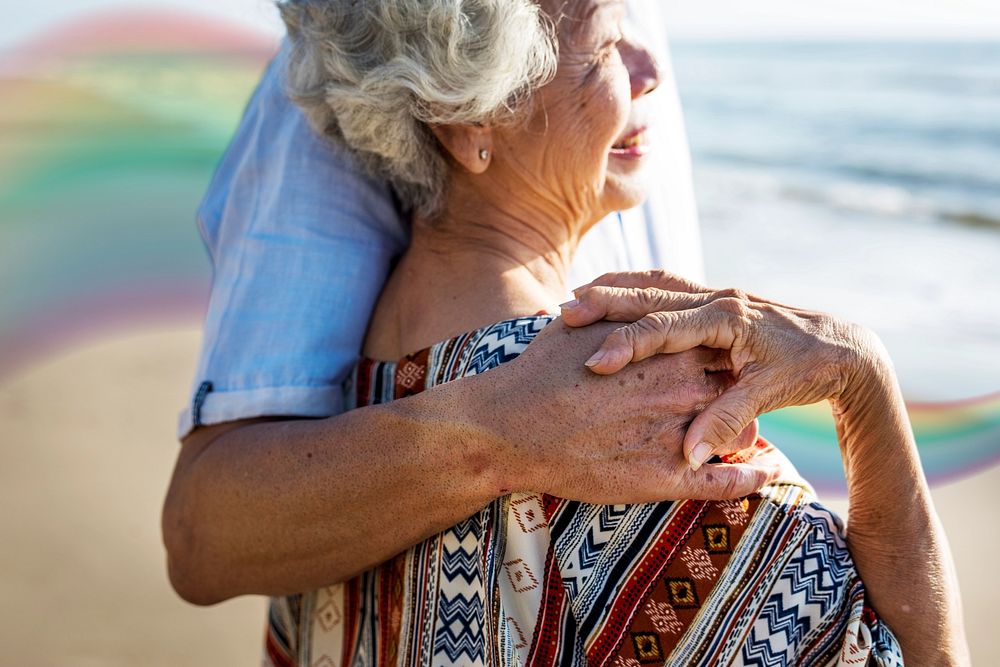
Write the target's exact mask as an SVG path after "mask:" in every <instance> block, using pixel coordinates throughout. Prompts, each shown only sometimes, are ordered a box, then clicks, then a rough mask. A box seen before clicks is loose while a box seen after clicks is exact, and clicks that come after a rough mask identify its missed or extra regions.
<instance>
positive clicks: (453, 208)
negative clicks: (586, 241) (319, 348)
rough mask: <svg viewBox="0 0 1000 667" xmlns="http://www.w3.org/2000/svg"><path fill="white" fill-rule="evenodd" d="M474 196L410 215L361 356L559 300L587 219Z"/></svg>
mask: <svg viewBox="0 0 1000 667" xmlns="http://www.w3.org/2000/svg"><path fill="white" fill-rule="evenodd" d="M464 201H468V199H465V200H464ZM478 201H479V203H478V204H477V205H476V206H457V205H454V204H453V203H452V204H451V205H450V206H447V207H446V209H445V213H444V214H443V215H442V216H440V217H439V218H438V219H437V220H435V221H433V222H429V221H425V220H416V221H415V222H414V226H413V238H412V241H411V244H410V247H409V249H408V250H407V252H406V253H405V254H404V255H403V257H402V258H401V260H400V262H399V264H398V265H397V266H396V268H395V270H394V271H393V273H392V275H391V276H390V278H389V281H388V282H387V283H386V286H385V288H384V290H383V292H382V296H381V297H380V299H379V303H378V306H377V307H376V309H375V313H374V315H373V317H372V323H371V326H370V327H369V331H368V336H367V338H366V340H365V350H364V352H365V355H366V356H368V357H371V358H375V359H398V358H399V357H401V356H402V355H404V354H408V353H410V352H415V351H417V350H420V349H423V348H425V347H428V346H429V345H432V344H434V343H436V342H438V341H441V340H446V339H448V338H451V337H453V336H457V335H459V334H461V333H464V332H466V331H471V330H473V329H476V328H478V327H481V326H485V325H487V324H490V323H493V322H498V321H500V320H504V319H508V318H511V317H518V316H523V315H533V314H536V313H538V312H540V311H552V310H553V308H554V307H555V306H556V305H557V304H558V303H559V302H560V301H562V300H563V298H564V297H565V295H566V294H567V284H566V281H567V276H568V272H569V265H570V262H571V261H572V258H573V254H574V253H575V251H576V247H577V244H578V242H579V239H580V237H581V236H582V232H583V230H585V228H586V227H587V225H583V224H578V223H576V222H574V221H572V220H569V219H567V217H566V216H562V218H563V219H561V220H560V219H558V218H556V219H553V217H554V216H553V215H552V212H551V211H546V212H542V211H533V210H531V207H530V206H528V205H526V204H525V203H524V202H519V203H514V202H512V203H513V204H514V205H510V206H507V205H504V206H497V205H493V204H492V202H490V201H488V200H487V201H485V202H484V201H483V199H482V198H478Z"/></svg>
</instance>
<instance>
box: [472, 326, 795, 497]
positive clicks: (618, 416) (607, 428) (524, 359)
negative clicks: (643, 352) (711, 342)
mask: <svg viewBox="0 0 1000 667" xmlns="http://www.w3.org/2000/svg"><path fill="white" fill-rule="evenodd" d="M614 328H615V325H613V324H608V323H599V324H595V325H594V326H592V327H586V328H584V329H571V328H568V327H566V326H564V325H563V324H562V322H560V321H558V320H557V321H555V322H553V323H551V324H550V325H548V326H547V327H546V328H545V329H544V331H542V332H541V333H540V334H539V335H538V336H537V337H536V338H535V340H534V341H533V342H532V343H531V345H529V346H528V347H527V348H526V349H525V351H524V352H523V353H522V354H521V355H520V356H519V357H518V358H517V359H515V360H514V361H512V362H510V363H509V364H504V366H502V367H501V368H500V369H496V370H501V369H502V370H503V371H504V372H503V374H495V375H494V376H493V377H494V381H493V383H492V384H493V386H494V387H495V389H494V390H495V391H497V392H502V394H503V395H502V396H498V397H496V398H495V399H491V400H490V401H489V404H491V405H493V406H494V409H495V406H497V405H502V406H504V409H503V411H502V414H498V415H497V417H496V419H497V422H498V424H497V426H498V433H502V434H505V435H503V436H497V437H498V445H497V447H498V449H500V450H502V451H503V452H504V455H503V456H502V457H501V458H502V459H503V460H505V461H508V462H509V463H508V466H509V467H510V468H511V469H510V470H508V471H507V472H506V474H505V475H504V478H505V479H507V480H510V481H509V482H505V483H509V485H510V486H509V487H508V488H507V489H505V491H519V490H531V491H540V492H545V493H549V494H552V495H554V496H557V497H560V498H567V499H572V500H582V501H586V502H592V503H602V504H617V503H635V502H654V501H660V500H674V499H678V498H700V499H726V498H737V497H740V496H745V495H747V494H750V493H753V492H754V491H756V490H758V489H759V488H760V487H761V486H763V485H764V484H765V483H767V481H768V480H769V479H770V478H771V477H773V476H774V475H775V474H776V473H777V470H776V469H772V468H768V467H764V464H760V463H756V464H754V463H749V464H709V465H706V466H703V467H702V468H701V469H700V470H697V471H695V470H692V469H691V468H690V466H688V464H687V461H686V460H685V458H684V456H683V455H682V453H681V446H680V445H681V442H682V439H683V437H684V433H685V431H686V430H687V427H688V424H690V422H691V420H692V419H693V418H694V417H695V415H697V414H698V413H699V412H701V410H703V409H704V408H705V406H706V405H708V404H709V403H710V402H711V401H712V400H713V399H715V398H716V397H717V396H719V395H720V394H721V393H722V391H723V390H724V389H725V388H726V387H728V386H730V385H731V384H732V383H733V381H734V378H733V376H732V374H731V373H729V372H728V368H729V363H728V360H727V359H726V355H725V354H724V353H720V352H719V351H717V350H710V349H707V348H695V349H692V350H688V351H685V352H683V353H680V354H669V355H658V356H656V357H655V358H652V359H647V360H646V361H643V362H640V363H636V364H632V365H630V366H629V367H628V368H625V369H622V370H621V372H619V373H617V374H616V375H615V377H601V376H599V375H595V374H593V373H591V372H590V371H588V370H587V369H586V367H584V365H583V362H584V361H585V360H586V359H587V357H588V356H589V355H590V354H591V353H592V352H593V350H594V349H595V348H596V347H597V345H598V344H600V341H601V340H603V339H604V337H605V336H607V335H608V334H609V333H610V332H611V331H612V330H613V329H614ZM491 373H493V371H491ZM756 437H757V431H756V426H755V425H751V426H750V427H749V428H747V429H746V431H745V433H743V434H742V436H741V437H740V438H739V441H740V442H741V443H742V446H743V447H748V446H750V445H752V444H753V442H754V441H755V440H756Z"/></svg>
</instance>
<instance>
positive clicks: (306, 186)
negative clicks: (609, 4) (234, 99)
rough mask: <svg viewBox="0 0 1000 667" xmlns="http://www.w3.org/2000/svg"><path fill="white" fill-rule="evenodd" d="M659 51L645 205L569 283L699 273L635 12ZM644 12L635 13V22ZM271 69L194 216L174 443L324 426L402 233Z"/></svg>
mask: <svg viewBox="0 0 1000 667" xmlns="http://www.w3.org/2000/svg"><path fill="white" fill-rule="evenodd" d="M633 4H636V5H640V4H641V5H642V6H641V8H639V7H636V8H633V16H636V15H637V12H638V13H639V15H641V16H642V19H643V20H642V21H641V22H638V21H637V23H639V25H642V26H643V27H644V29H645V31H646V33H647V34H646V35H645V37H646V39H647V42H648V43H649V44H651V45H654V46H659V47H660V48H659V49H655V48H654V51H657V52H658V57H659V59H660V63H661V66H662V68H663V70H664V74H663V83H662V85H661V86H660V88H659V89H658V90H657V91H655V92H654V93H652V95H651V97H650V100H651V103H652V102H653V101H654V98H655V104H656V105H657V110H656V111H657V113H656V114H655V121H656V124H655V126H654V128H653V139H652V141H653V146H654V149H655V152H654V155H653V159H652V160H651V162H652V164H651V165H650V168H651V170H652V177H653V180H652V183H653V186H652V188H651V194H650V198H649V200H648V201H647V202H646V203H645V204H644V205H643V206H641V207H639V208H636V209H633V210H631V211H625V212H622V213H620V214H615V215H613V216H610V217H609V218H607V219H605V220H604V221H602V222H601V223H599V225H598V226H597V227H596V228H595V229H594V230H592V231H591V232H590V233H589V234H588V235H587V237H586V238H585V239H584V241H583V243H582V245H581V247H580V249H579V252H578V254H577V258H576V260H575V263H574V265H573V271H572V274H571V277H572V280H573V282H574V285H575V284H582V283H584V282H587V281H589V280H591V279H593V278H594V277H596V276H597V275H600V274H601V273H604V272H607V271H621V270H629V269H645V268H653V267H667V268H670V269H672V270H674V271H676V272H678V273H681V274H684V275H687V276H689V277H692V278H696V279H700V278H701V273H702V264H701V251H700V245H699V237H698V228H697V219H696V214H695V206H694V196H693V192H692V187H691V174H690V157H689V153H688V149H687V143H686V139H685V135H684V128H683V122H682V120H681V113H680V105H679V102H678V100H677V96H676V89H675V85H674V81H673V76H672V73H671V71H670V68H669V63H668V60H667V54H666V50H665V49H666V41H665V39H664V37H663V35H662V32H658V31H656V30H653V29H654V28H658V27H660V26H662V22H660V21H659V19H658V18H654V16H655V14H656V2H655V1H654V0H649V1H648V2H641V3H633ZM639 9H641V12H639ZM285 66H286V64H285V53H284V49H283V50H282V52H281V53H279V55H278V57H276V58H275V60H274V61H273V62H272V63H271V65H270V66H269V67H268V69H267V72H266V73H265V75H264V78H263V80H262V81H261V83H260V85H259V86H258V88H257V90H256V91H255V92H254V94H253V97H252V98H251V100H250V102H249V104H248V105H247V108H246V111H245V112H244V116H243V119H242V121H241V123H240V126H239V128H238V129H237V131H236V134H235V136H234V137H233V140H232V142H231V144H230V146H229V148H228V149H227V151H226V153H225V155H224V156H223V158H222V161H221V162H220V163H219V166H218V168H217V171H216V173H215V175H214V177H213V179H212V182H211V184H210V185H209V188H208V192H207V194H206V195H205V199H204V201H203V202H202V204H201V206H200V208H199V210H198V223H199V226H200V230H201V235H202V238H203V239H204V242H205V246H206V248H207V250H208V254H209V257H210V259H211V262H212V266H213V280H212V293H211V299H210V301H209V306H208V312H207V315H206V318H205V325H204V333H203V341H202V350H201V356H200V359H199V362H198V368H197V371H196V375H195V381H194V384H193V387H192V392H191V400H190V401H189V404H188V407H187V408H185V409H184V410H183V412H182V413H181V415H180V420H179V424H178V435H179V436H180V437H183V436H184V435H186V434H187V433H188V432H190V430H191V429H192V428H193V427H194V426H196V425H202V424H217V423H222V422H227V421H232V420H236V419H245V418H249V417H259V416H295V417H328V416H332V415H335V414H338V413H339V412H341V411H342V409H343V405H342V395H341V385H342V383H343V381H344V379H345V378H346V376H347V374H348V373H349V372H350V369H351V368H352V367H353V365H354V364H355V362H356V360H357V358H358V355H359V353H360V350H361V345H362V342H363V340H364V335H365V330H366V328H367V325H368V320H369V318H370V317H371V313H372V310H373V308H374V306H375V302H376V299H377V298H378V295H379V292H380V291H381V289H382V284H383V283H384V282H385V279H386V277H387V276H388V273H389V270H390V268H391V265H392V262H393V260H394V258H396V257H398V256H399V255H400V254H401V253H402V252H403V250H404V249H405V248H406V246H407V243H408V236H409V231H408V225H407V223H406V221H405V220H404V219H403V218H402V217H401V215H400V213H399V211H398V210H397V205H396V203H395V200H394V195H393V193H392V192H391V190H390V188H389V187H388V186H387V185H386V183H384V182H381V181H379V180H377V179H374V178H371V177H370V176H367V175H365V174H364V172H362V171H361V169H360V168H358V166H357V165H356V164H355V163H354V162H353V160H352V158H351V156H350V155H349V154H348V153H347V151H345V150H344V149H343V148H341V147H338V146H336V145H335V144H333V143H331V142H328V141H325V140H322V139H320V138H319V137H317V136H316V135H315V134H314V133H313V132H312V130H311V129H310V127H309V125H308V123H307V122H306V120H305V118H304V116H303V115H302V114H301V112H300V111H299V110H298V109H297V108H296V107H294V105H292V103H291V102H290V101H289V99H288V98H287V96H286V95H285V94H284V91H283V87H282V83H281V81H282V75H283V72H284V68H285Z"/></svg>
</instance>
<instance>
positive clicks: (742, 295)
mask: <svg viewBox="0 0 1000 667" xmlns="http://www.w3.org/2000/svg"><path fill="white" fill-rule="evenodd" d="M715 297H716V298H717V299H737V300H739V301H749V300H750V295H749V294H747V293H746V292H745V291H744V290H741V289H739V288H738V287H727V288H726V289H723V290H719V291H718V292H716V293H715Z"/></svg>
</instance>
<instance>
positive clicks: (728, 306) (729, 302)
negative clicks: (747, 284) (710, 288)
mask: <svg viewBox="0 0 1000 667" xmlns="http://www.w3.org/2000/svg"><path fill="white" fill-rule="evenodd" d="M712 304H713V305H714V306H715V308H716V309H717V310H719V311H722V312H723V313H726V314H728V315H736V316H739V317H746V316H747V314H748V312H749V310H750V307H749V306H748V305H747V302H746V301H744V300H743V299H737V298H736V297H732V296H724V297H722V298H720V299H716V300H715V301H713V302H712Z"/></svg>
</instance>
